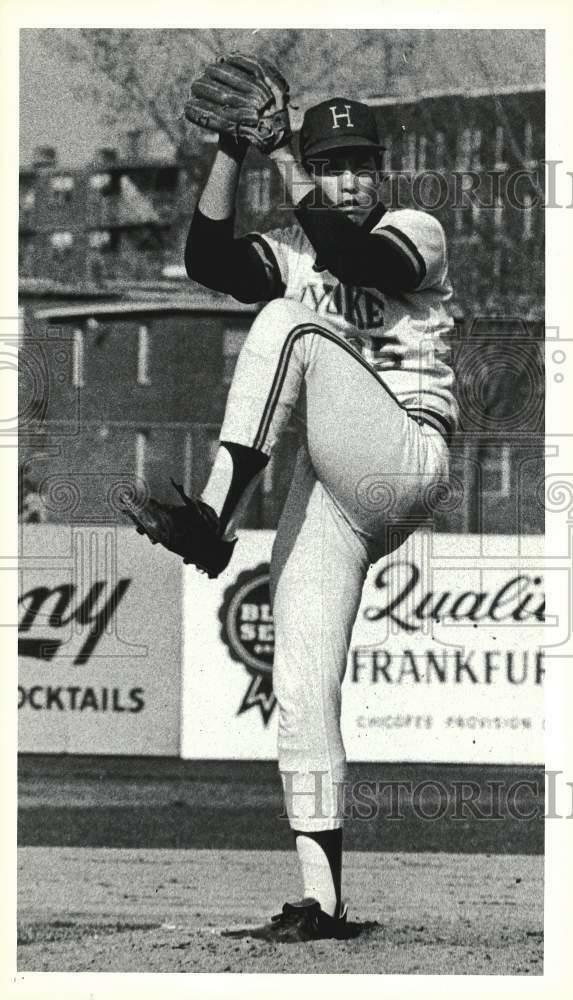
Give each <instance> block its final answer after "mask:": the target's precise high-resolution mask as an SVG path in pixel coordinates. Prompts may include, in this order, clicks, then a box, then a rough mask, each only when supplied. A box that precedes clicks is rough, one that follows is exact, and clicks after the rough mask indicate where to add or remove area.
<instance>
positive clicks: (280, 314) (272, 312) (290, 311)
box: [249, 299, 316, 343]
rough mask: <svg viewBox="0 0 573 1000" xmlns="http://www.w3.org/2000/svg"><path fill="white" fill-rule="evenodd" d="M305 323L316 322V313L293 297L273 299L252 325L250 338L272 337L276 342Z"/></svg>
mask: <svg viewBox="0 0 573 1000" xmlns="http://www.w3.org/2000/svg"><path fill="white" fill-rule="evenodd" d="M303 323H315V324H316V313H315V312H313V310H311V309H309V308H308V307H307V306H304V305H302V303H300V302H295V301H293V300H292V299H273V300H272V301H271V302H267V304H266V305H265V306H263V308H262V309H261V311H260V313H259V314H258V316H257V318H256V319H255V321H254V323H253V325H252V327H251V330H250V333H249V339H251V338H253V337H260V338H263V339H264V338H266V337H270V338H272V340H273V341H274V342H275V343H276V341H277V339H278V338H281V337H282V338H284V337H286V336H288V334H289V333H290V332H291V330H292V329H293V328H294V327H297V326H300V325H301V324H303Z"/></svg>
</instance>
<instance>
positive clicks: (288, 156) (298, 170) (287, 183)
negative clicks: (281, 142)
mask: <svg viewBox="0 0 573 1000" xmlns="http://www.w3.org/2000/svg"><path fill="white" fill-rule="evenodd" d="M269 157H270V159H271V160H272V161H273V163H274V164H275V166H276V168H277V170H278V171H279V173H280V175H281V177H282V180H283V185H284V188H285V189H286V191H287V193H288V195H289V197H290V199H291V201H292V203H293V205H298V203H299V201H302V199H303V198H304V197H305V196H306V195H307V194H309V193H310V192H311V191H315V190H316V185H315V183H314V181H313V180H312V178H311V177H310V175H309V173H308V171H306V170H305V169H304V167H303V166H302V164H301V163H300V162H299V160H297V159H296V157H295V155H294V153H293V151H292V147H291V145H290V144H289V145H287V146H281V147H280V148H279V149H275V150H273V152H272V153H270V154H269Z"/></svg>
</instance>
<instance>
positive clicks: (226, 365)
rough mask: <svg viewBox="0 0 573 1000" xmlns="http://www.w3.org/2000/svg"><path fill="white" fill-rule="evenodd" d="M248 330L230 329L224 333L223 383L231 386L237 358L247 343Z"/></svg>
mask: <svg viewBox="0 0 573 1000" xmlns="http://www.w3.org/2000/svg"><path fill="white" fill-rule="evenodd" d="M247 333H248V330H242V329H241V328H240V327H228V328H227V329H226V330H224V331H223V382H224V383H225V384H226V385H229V383H230V382H231V379H232V378H233V373H234V371H235V365H236V364H237V358H238V357H239V354H240V351H241V348H242V346H243V344H244V343H245V339H246V336H247Z"/></svg>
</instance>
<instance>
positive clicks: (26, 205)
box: [20, 188, 36, 212]
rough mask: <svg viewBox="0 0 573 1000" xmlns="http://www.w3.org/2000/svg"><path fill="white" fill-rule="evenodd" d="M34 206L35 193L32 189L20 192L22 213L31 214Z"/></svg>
mask: <svg viewBox="0 0 573 1000" xmlns="http://www.w3.org/2000/svg"><path fill="white" fill-rule="evenodd" d="M35 204H36V192H35V191H34V189H33V188H28V190H27V191H20V208H21V209H22V211H23V212H31V210H32V209H33V208H34V205H35Z"/></svg>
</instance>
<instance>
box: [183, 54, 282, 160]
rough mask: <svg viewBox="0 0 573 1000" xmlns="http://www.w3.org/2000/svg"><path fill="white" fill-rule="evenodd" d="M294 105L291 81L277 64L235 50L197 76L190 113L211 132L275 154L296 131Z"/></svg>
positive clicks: (187, 112) (187, 114) (190, 117)
mask: <svg viewBox="0 0 573 1000" xmlns="http://www.w3.org/2000/svg"><path fill="white" fill-rule="evenodd" d="M288 104H289V85H288V83H287V81H286V80H285V78H284V77H283V76H282V74H281V73H279V71H278V69H277V68H276V67H275V66H273V65H272V63H270V62H267V60H266V59H261V58H259V57H255V56H245V55H241V53H240V52H231V53H230V54H229V55H226V56H221V58H220V59H218V60H217V62H215V63H210V64H209V65H208V66H207V67H206V68H205V70H204V72H203V75H202V76H200V77H198V79H196V80H194V81H193V83H192V84H191V96H190V98H189V100H188V101H187V103H186V104H185V112H184V113H185V117H186V118H187V120H188V121H190V122H193V124H195V125H200V126H202V127H203V128H206V129H208V130H209V131H210V132H218V133H219V134H223V135H229V136H231V137H232V138H233V139H234V140H235V141H236V142H240V141H241V140H246V141H248V142H249V143H251V145H253V146H255V147H256V148H257V149H259V150H260V151H261V152H262V153H270V152H272V150H273V149H278V147H279V146H283V145H285V144H286V143H287V142H288V140H289V139H290V137H291V135H292V130H291V125H290V119H289V112H288Z"/></svg>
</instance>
